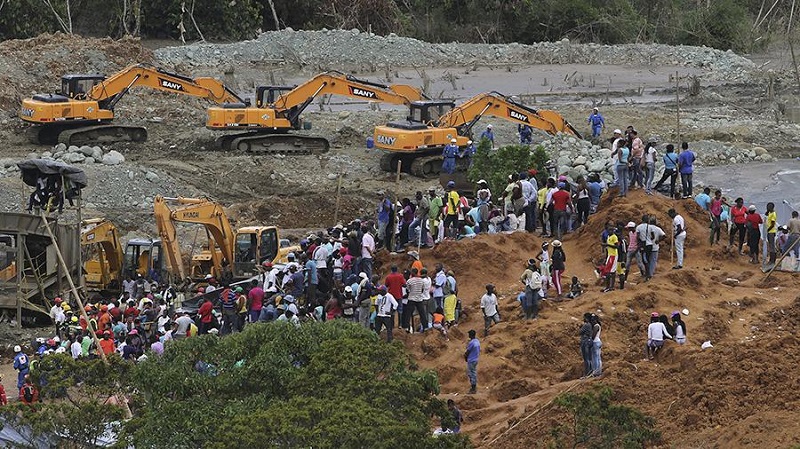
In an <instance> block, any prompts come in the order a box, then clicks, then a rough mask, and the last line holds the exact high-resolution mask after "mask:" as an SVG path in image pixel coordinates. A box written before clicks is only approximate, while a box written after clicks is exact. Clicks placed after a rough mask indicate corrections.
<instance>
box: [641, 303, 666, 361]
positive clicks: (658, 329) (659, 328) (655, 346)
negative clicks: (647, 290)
mask: <svg viewBox="0 0 800 449" xmlns="http://www.w3.org/2000/svg"><path fill="white" fill-rule="evenodd" d="M660 318H661V316H660V315H659V314H658V312H653V313H651V314H650V325H649V326H647V348H646V351H647V352H646V354H647V359H648V360H653V359H654V358H655V357H656V354H657V353H658V350H659V349H661V348H662V347H663V346H664V339H665V338H669V339H672V335H670V333H669V331H667V327H666V326H664V323H662V322H661V321H660Z"/></svg>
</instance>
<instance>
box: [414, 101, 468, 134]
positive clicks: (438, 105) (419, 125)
mask: <svg viewBox="0 0 800 449" xmlns="http://www.w3.org/2000/svg"><path fill="white" fill-rule="evenodd" d="M455 106H456V104H455V103H454V102H453V101H449V100H431V101H414V102H412V103H411V104H410V105H409V115H408V122H409V123H408V127H407V128H404V129H424V128H425V127H426V126H427V125H429V124H431V125H433V124H436V123H438V122H439V118H440V117H442V116H443V115H445V114H447V113H448V112H450V110H451V109H453V108H454V107H455Z"/></svg>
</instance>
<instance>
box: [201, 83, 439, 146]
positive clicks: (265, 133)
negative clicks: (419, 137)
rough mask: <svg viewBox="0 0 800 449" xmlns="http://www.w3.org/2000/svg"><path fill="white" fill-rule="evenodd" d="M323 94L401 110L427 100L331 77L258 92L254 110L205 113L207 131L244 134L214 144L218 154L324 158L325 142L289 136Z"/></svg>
mask: <svg viewBox="0 0 800 449" xmlns="http://www.w3.org/2000/svg"><path fill="white" fill-rule="evenodd" d="M326 94H332V95H343V96H346V97H352V98H359V99H363V100H367V101H370V102H383V103H391V104H399V105H405V106H407V105H409V104H410V103H411V102H412V101H418V100H422V99H425V98H426V97H425V95H424V94H423V93H422V91H420V90H419V89H417V88H415V87H412V86H407V85H403V84H393V85H384V84H378V83H373V82H371V81H365V80H361V79H358V78H355V77H353V76H351V75H345V74H343V73H339V72H334V71H331V72H325V73H321V74H319V75H317V76H315V77H314V78H312V79H310V80H308V81H306V82H305V83H303V84H300V85H299V86H296V87H287V86H261V87H258V89H257V90H256V98H255V105H254V106H247V105H244V104H240V105H235V104H225V105H222V106H217V107H214V106H212V107H210V108H208V120H207V122H206V128H208V129H211V130H216V131H230V130H233V131H243V130H244V131H246V132H239V133H236V134H228V135H225V136H223V137H220V138H218V139H217V146H218V147H219V148H221V149H226V150H227V149H234V150H240V151H253V152H264V153H265V152H271V153H286V154H310V153H324V152H326V151H328V149H329V148H330V143H329V142H328V140H327V139H325V138H323V137H313V136H304V135H300V134H291V133H290V131H293V130H299V129H303V120H302V118H301V114H302V113H303V111H305V110H306V108H307V107H308V106H309V105H310V104H311V102H312V101H314V99H315V98H317V97H318V96H320V95H326Z"/></svg>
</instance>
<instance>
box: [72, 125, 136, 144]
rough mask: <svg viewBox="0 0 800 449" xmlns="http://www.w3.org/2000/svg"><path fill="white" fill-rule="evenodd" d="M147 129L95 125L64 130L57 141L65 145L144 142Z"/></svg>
mask: <svg viewBox="0 0 800 449" xmlns="http://www.w3.org/2000/svg"><path fill="white" fill-rule="evenodd" d="M146 140H147V129H146V128H144V127H142V126H122V125H97V126H84V127H81V128H74V129H69V130H64V131H62V132H61V133H60V134H59V135H58V141H59V142H60V143H63V144H65V145H76V146H80V145H90V144H97V143H114V142H144V141H146Z"/></svg>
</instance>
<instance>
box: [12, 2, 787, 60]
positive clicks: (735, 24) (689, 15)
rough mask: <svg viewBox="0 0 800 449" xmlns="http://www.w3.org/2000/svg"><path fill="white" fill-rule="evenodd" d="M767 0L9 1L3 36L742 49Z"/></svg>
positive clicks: (760, 32) (769, 14)
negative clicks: (302, 34) (368, 34)
mask: <svg viewBox="0 0 800 449" xmlns="http://www.w3.org/2000/svg"><path fill="white" fill-rule="evenodd" d="M772 3H773V2H764V1H763V0H714V1H713V2H712V1H710V0H508V1H499V0H493V1H485V0H442V1H435V2H434V1H429V0H230V1H229V0H112V1H108V0H0V39H9V38H25V37H32V36H35V35H37V34H39V33H43V32H54V31H63V32H75V33H79V34H83V35H89V36H106V35H109V36H115V37H118V36H122V35H126V34H129V35H134V36H142V37H146V38H181V39H183V40H186V41H192V40H198V39H209V40H236V39H244V38H248V37H253V36H254V35H255V34H256V33H257V32H258V31H259V30H264V31H266V30H275V29H283V28H286V27H292V28H294V29H308V30H314V29H321V28H325V27H327V28H345V29H350V28H358V29H360V30H362V31H372V32H375V33H378V34H388V33H397V34H400V35H404V36H411V37H416V38H420V39H423V40H426V41H431V42H446V41H461V42H486V43H503V42H522V43H531V42H538V41H554V40H559V39H562V38H565V37H566V38H570V39H576V40H579V41H582V42H598V43H609V44H617V43H630V42H659V43H668V44H690V45H707V46H711V47H715V48H720V49H733V50H736V51H746V50H750V49H751V47H752V46H753V44H754V43H756V42H758V43H760V44H764V43H765V42H766V41H767V40H768V39H765V37H769V36H770V35H771V34H772V33H773V32H775V31H781V30H785V29H787V21H788V20H789V17H790V12H791V11H790V9H791V7H792V4H793V2H792V3H791V4H790V2H776V5H774V7H773V8H770V6H773V5H772Z"/></svg>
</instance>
